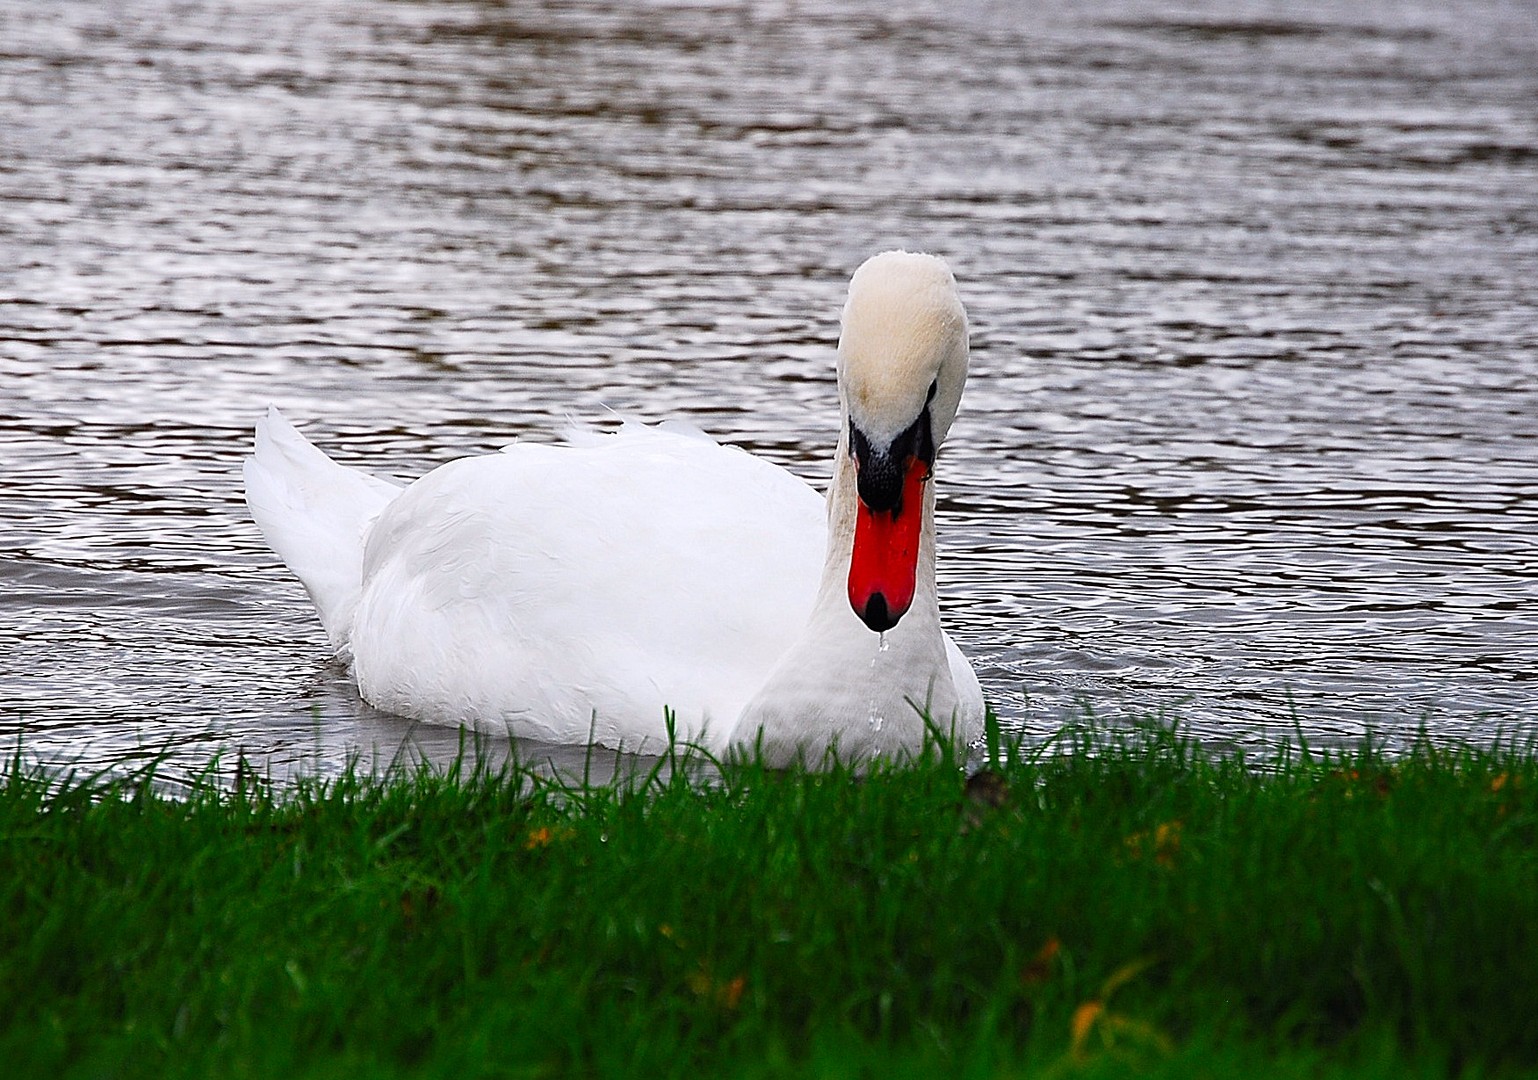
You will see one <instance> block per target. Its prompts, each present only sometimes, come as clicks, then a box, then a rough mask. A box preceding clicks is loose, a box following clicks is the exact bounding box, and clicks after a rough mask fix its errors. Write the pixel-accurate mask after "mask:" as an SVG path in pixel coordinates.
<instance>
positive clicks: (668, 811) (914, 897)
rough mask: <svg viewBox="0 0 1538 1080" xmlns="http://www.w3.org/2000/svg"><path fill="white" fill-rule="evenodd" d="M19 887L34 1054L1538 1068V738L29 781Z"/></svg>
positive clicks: (1351, 1070)
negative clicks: (1254, 757) (705, 776)
mask: <svg viewBox="0 0 1538 1080" xmlns="http://www.w3.org/2000/svg"><path fill="white" fill-rule="evenodd" d="M1076 741H1077V745H1074V743H1075V742H1076ZM0 904H3V907H0V910H3V912H4V918H3V919H0V1062H5V1063H6V1068H5V1075H7V1076H13V1077H23V1076H39V1077H42V1076H48V1077H53V1076H68V1075H72V1076H112V1075H125V1076H154V1077H167V1076H170V1077H175V1076H187V1077H192V1076H197V1077H205V1076H214V1075H220V1076H244V1075H251V1076H283V1077H300V1076H333V1075H335V1076H343V1075H345V1076H348V1077H367V1076H388V1075H407V1074H409V1075H423V1076H436V1075H442V1076H454V1077H476V1076H544V1075H614V1076H646V1077H660V1076H696V1075H734V1076H749V1077H752V1076H773V1075H785V1074H805V1075H817V1076H873V1077H892V1076H899V1077H900V1076H915V1077H919V1076H923V1077H932V1076H977V1077H983V1076H1012V1075H1030V1076H1035V1075H1043V1076H1059V1075H1061V1076H1076V1075H1087V1076H1096V1075H1104V1076H1112V1075H1118V1076H1119V1075H1127V1074H1128V1072H1129V1071H1134V1072H1136V1073H1137V1074H1140V1075H1149V1076H1171V1077H1175V1076H1180V1077H1187V1076H1198V1075H1208V1076H1231V1075H1234V1074H1236V1073H1238V1072H1240V1071H1241V1070H1243V1071H1245V1072H1248V1073H1251V1074H1254V1075H1256V1076H1305V1075H1306V1076H1334V1075H1341V1076H1346V1075H1352V1076H1382V1077H1403V1076H1427V1077H1430V1076H1443V1075H1458V1074H1460V1073H1462V1074H1468V1075H1473V1074H1480V1075H1484V1074H1492V1073H1493V1074H1501V1073H1507V1072H1511V1073H1516V1072H1519V1071H1522V1070H1525V1069H1538V1020H1535V1017H1538V757H1535V755H1534V754H1533V753H1532V752H1531V750H1510V751H1499V750H1498V751H1482V752H1474V751H1466V752H1445V751H1442V752H1439V751H1434V750H1432V749H1429V748H1426V749H1422V750H1420V751H1418V752H1416V753H1414V754H1412V755H1410V756H1408V757H1403V758H1398V759H1394V760H1386V759H1384V758H1381V757H1379V756H1378V755H1376V754H1374V753H1373V752H1371V751H1362V752H1360V753H1358V754H1355V755H1352V756H1350V757H1349V758H1337V759H1335V760H1327V761H1326V760H1320V759H1318V758H1309V757H1305V756H1303V755H1300V754H1294V755H1292V757H1290V758H1289V759H1287V760H1284V761H1282V762H1280V763H1279V764H1277V765H1276V766H1275V767H1274V768H1271V769H1269V770H1267V771H1258V770H1254V769H1251V768H1247V767H1246V766H1245V764H1244V763H1243V762H1240V761H1237V760H1234V759H1218V758H1213V757H1209V756H1207V755H1205V754H1203V753H1202V752H1200V751H1198V750H1197V749H1195V748H1193V747H1192V746H1191V745H1189V744H1187V743H1184V742H1183V741H1181V740H1180V739H1178V738H1176V737H1174V736H1172V735H1170V734H1169V733H1168V732H1161V731H1147V732H1143V733H1141V734H1134V735H1130V736H1120V737H1110V736H1103V735H1099V736H1097V735H1085V734H1080V735H1072V734H1068V735H1065V736H1064V739H1063V741H1061V742H1060V743H1059V744H1058V745H1056V746H1055V747H1053V748H1052V751H1051V752H1050V753H1038V754H1036V755H1034V756H1031V755H1019V756H1016V757H1015V758H1014V759H1013V760H1009V761H1001V762H996V763H995V764H994V765H993V766H992V767H991V768H990V769H989V770H988V771H986V772H984V773H983V774H981V775H980V776H975V777H973V779H972V780H971V781H970V782H968V781H967V779H966V777H965V776H964V775H963V774H962V772H961V771H960V770H958V769H957V768H956V767H955V764H954V763H953V762H948V761H945V760H941V759H938V758H937V759H936V760H934V761H931V762H930V763H928V764H924V765H919V766H914V767H908V768H901V769H892V770H889V771H883V772H879V773H877V774H876V775H873V776H870V777H867V778H864V779H854V778H851V777H850V776H848V775H846V774H841V773H839V772H837V771H835V772H833V773H831V774H826V775H807V774H800V773H790V774H784V775H777V774H772V773H766V772H764V771H763V770H760V769H756V768H753V767H738V768H730V769H728V770H726V771H725V773H724V775H723V776H722V777H721V778H720V779H719V781H718V782H716V783H713V784H708V785H702V784H697V783H695V784H691V783H689V782H688V781H687V780H685V779H683V778H682V776H681V775H679V774H675V776H674V778H672V779H654V780H652V781H650V782H647V781H646V780H644V778H643V779H635V780H632V781H630V782H625V783H616V784H612V785H609V786H605V787H599V788H593V789H586V788H582V787H581V786H580V785H574V784H572V785H562V784H558V783H553V782H550V781H548V780H541V779H538V778H537V777H534V776H533V775H531V774H528V773H524V772H521V771H517V770H512V771H507V772H504V773H502V774H499V775H488V774H486V773H475V772H474V771H466V772H465V773H464V774H461V775H454V776H448V777H435V776H432V775H428V774H426V773H422V774H416V775H412V776H408V777H402V778H397V779H395V780H391V781H388V782H372V781H366V780H362V779H358V778H344V779H342V780H339V781H334V782H331V783H328V784H324V785H321V784H316V785H310V786H303V787H300V788H298V789H297V790H293V791H289V792H286V793H280V794H272V793H270V792H268V791H267V790H266V789H265V788H263V787H261V786H255V787H252V786H247V787H245V788H244V789H243V790H239V791H236V792H235V793H233V794H232V793H229V792H225V793H223V794H220V793H217V792H214V791H208V792H204V793H200V794H195V795H194V796H192V797H190V798H186V799H181V800H172V799H168V798H165V797H164V796H161V795H157V794H155V793H154V789H153V787H151V786H149V785H146V784H142V783H139V784H135V783H121V782H120V783H117V784H115V785H107V784H96V783H79V782H76V783H70V784H66V785H63V786H60V785H59V784H58V783H57V782H54V783H52V784H50V783H45V782H44V781H42V780H40V779H39V778H37V777H36V776H32V775H28V774H27V773H26V772H25V770H20V769H18V768H16V767H15V766H14V765H13V767H12V768H11V769H10V771H9V775H8V776H6V777H5V778H4V780H3V786H0Z"/></svg>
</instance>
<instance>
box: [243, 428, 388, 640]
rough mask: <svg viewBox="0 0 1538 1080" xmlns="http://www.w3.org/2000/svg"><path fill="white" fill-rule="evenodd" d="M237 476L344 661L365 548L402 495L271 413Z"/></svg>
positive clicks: (271, 542) (268, 536)
mask: <svg viewBox="0 0 1538 1080" xmlns="http://www.w3.org/2000/svg"><path fill="white" fill-rule="evenodd" d="M242 471H243V474H244V477H245V483H246V505H247V506H248V507H250V509H251V516H252V518H254V519H255V521H256V524H257V527H258V528H259V529H261V531H262V536H263V537H264V538H265V539H266V540H267V543H268V545H269V546H270V547H271V548H272V549H273V551H275V552H277V553H278V556H279V558H281V559H282V560H283V562H284V563H285V564H286V565H287V566H288V568H289V569H290V570H292V571H293V572H294V574H295V575H296V576H297V577H298V578H299V580H300V581H301V582H302V583H303V584H304V588H305V591H306V592H307V593H309V594H310V599H311V601H312V602H313V603H314V604H315V610H316V611H317V612H319V614H320V621H321V625H322V626H324V627H325V629H326V635H327V637H329V638H330V639H331V644H332V647H333V648H335V649H336V650H337V653H338V655H340V656H342V657H343V658H344V659H347V658H348V657H349V653H350V649H349V648H348V644H349V640H350V638H351V635H352V619H353V613H354V611H355V610H356V608H357V605H358V598H359V595H360V594H361V592H362V589H363V550H364V545H365V544H366V543H367V541H368V534H369V530H370V529H371V528H372V527H373V524H374V520H375V519H376V518H377V517H378V516H379V513H380V511H381V510H383V509H384V508H385V507H386V506H388V505H389V504H390V502H391V501H392V500H393V499H394V498H395V497H396V496H397V495H399V494H400V492H401V490H402V489H401V488H400V487H399V486H398V485H396V484H393V483H390V482H389V481H387V480H382V479H380V478H379V477H377V476H372V475H370V474H369V473H366V472H362V471H360V470H358V469H349V468H347V467H346V466H343V465H338V464H337V463H336V462H334V461H332V460H331V459H330V458H329V457H327V456H326V455H325V454H324V453H323V452H322V451H321V450H319V449H318V448H317V447H316V446H315V445H314V444H312V443H311V442H310V441H309V440H308V439H306V438H305V437H304V436H303V435H301V434H300V433H299V431H298V430H297V429H296V428H295V427H294V426H293V425H292V424H290V423H289V422H288V421H287V420H286V419H284V417H283V414H282V413H280V412H278V410H277V409H275V408H269V409H268V410H267V415H266V416H265V417H263V418H262V419H261V420H260V421H258V422H257V425H256V453H255V455H254V456H252V457H249V458H247V459H246V461H245V466H244V468H243V470H242Z"/></svg>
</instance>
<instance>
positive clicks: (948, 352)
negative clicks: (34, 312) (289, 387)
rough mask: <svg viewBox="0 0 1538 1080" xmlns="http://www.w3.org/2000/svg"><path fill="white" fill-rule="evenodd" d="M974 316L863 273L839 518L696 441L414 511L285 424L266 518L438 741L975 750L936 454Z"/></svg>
mask: <svg viewBox="0 0 1538 1080" xmlns="http://www.w3.org/2000/svg"><path fill="white" fill-rule="evenodd" d="M965 372H966V317H965V313H964V311H963V310H962V308H961V304H960V301H959V299H958V298H957V297H956V293H955V284H954V281H953V280H952V278H951V275H950V272H949V270H948V269H947V268H946V267H945V265H944V263H943V262H941V261H940V260H938V259H935V258H933V257H931V256H923V255H911V254H907V253H901V252H889V253H886V254H884V255H878V256H876V257H874V258H872V259H871V260H868V261H867V262H866V264H865V265H864V266H862V267H861V268H860V270H859V271H857V272H856V274H855V276H854V279H853V281H852V282H851V287H850V299H849V302H848V304H847V305H846V308H845V312H844V333H843V336H842V338H841V340H840V348H839V376H840V379H839V384H840V401H841V406H842V410H843V418H844V424H843V428H842V434H841V437H840V441H839V448H838V453H837V456H836V458H835V462H834V475H833V482H832V485H831V487H830V490H829V493H828V495H827V497H826V499H825V498H824V497H823V496H821V495H819V494H818V493H817V492H816V491H815V490H814V489H813V488H811V487H810V486H809V485H808V484H806V483H805V482H804V481H802V480H800V479H799V478H797V477H795V476H794V475H792V474H791V473H789V472H787V471H785V470H784V469H781V468H779V467H778V466H776V465H773V464H771V463H769V462H766V461H764V460H762V459H759V458H755V457H753V456H752V455H751V454H748V453H746V452H744V451H742V450H739V449H735V448H731V447H723V446H720V445H718V444H717V443H716V442H714V441H713V440H711V439H710V438H709V437H708V436H706V435H704V434H703V433H700V432H698V431H695V430H693V429H688V428H684V427H681V426H673V425H662V426H660V427H649V426H646V425H641V424H634V423H626V424H625V425H624V426H623V427H622V428H621V429H620V430H619V431H617V432H614V433H611V434H595V433H578V434H574V435H573V436H571V438H570V440H569V442H568V444H567V445H559V446H552V445H541V444H528V443H520V444H515V445H513V446H510V447H508V448H506V449H505V450H504V451H502V452H501V453H498V454H491V455H486V456H481V457H472V458H464V459H460V460H458V461H453V462H450V463H448V464H446V465H443V466H441V467H439V468H437V469H435V470H433V471H432V472H430V473H428V474H427V475H426V476H424V477H422V478H421V479H419V480H417V481H416V482H414V483H412V484H410V485H408V486H405V487H401V486H398V485H396V484H394V483H392V482H390V481H386V480H383V479H380V478H377V477H374V476H371V475H369V474H367V473H364V472H361V471H359V470H354V469H348V468H345V467H343V466H341V465H337V464H336V463H334V462H332V461H331V460H330V459H329V458H328V457H326V455H325V454H324V453H322V452H321V451H320V450H318V449H317V448H315V447H314V446H312V445H311V444H310V443H309V442H308V441H306V440H305V439H304V437H303V436H302V435H300V434H299V432H298V431H296V430H295V429H294V428H293V427H292V426H291V425H290V424H289V423H288V422H287V421H286V420H285V419H284V418H283V417H282V416H281V415H280V414H279V413H278V412H277V410H275V409H274V410H269V412H268V414H267V416H266V418H265V419H264V420H263V421H262V422H261V423H259V424H258V426H257V443H256V454H255V456H254V457H253V458H251V459H249V460H248V461H247V462H246V466H245V480H246V497H247V502H248V504H249V505H250V507H251V511H252V515H253V517H254V518H255V520H256V522H257V524H258V526H259V527H260V528H261V530H262V532H263V534H264V536H265V537H266V538H267V540H268V542H269V544H270V545H271V546H272V547H273V549H274V550H275V551H276V552H277V553H278V554H279V556H280V557H281V558H282V559H283V560H284V562H285V563H286V564H287V565H288V566H289V568H290V569H292V570H293V571H294V573H295V574H296V575H297V576H298V577H299V579H300V580H301V581H302V582H303V583H304V585H305V588H306V590H307V591H308V592H309V594H310V597H311V599H312V601H313V602H314V604H315V606H316V609H317V611H318V613H319V615H320V618H321V622H322V624H323V626H324V627H325V629H326V632H327V635H328V637H329V638H330V641H331V644H332V646H333V648H334V649H335V650H336V652H337V654H338V655H339V656H340V657H341V658H343V659H344V660H346V661H348V662H349V663H350V664H351V667H352V670H353V673H354V676H355V677H356V679H357V682H358V687H359V691H360V693H361V694H362V696H363V697H364V698H365V699H366V700H368V701H369V702H371V703H372V704H374V705H376V706H378V707H379V708H382V709H385V710H387V711H390V712H394V713H398V714H401V715H404V716H408V717H414V718H417V719H421V720H426V721H431V722H435V723H451V724H461V725H465V726H468V727H474V728H477V729H482V730H489V731H495V732H499V733H507V734H510V735H515V736H525V737H532V738H538V739H542V740H546V741H551V742H561V743H581V742H587V741H594V742H597V743H599V744H601V745H605V746H615V747H623V748H626V749H629V750H637V751H642V750H647V749H651V750H659V749H661V748H662V747H663V746H664V745H665V744H666V740H667V730H668V723H669V717H671V718H672V722H673V723H674V724H675V732H676V734H677V735H678V737H680V738H682V739H687V740H689V741H692V742H695V743H697V744H700V745H703V746H705V747H706V748H708V749H710V750H712V751H715V752H724V751H729V750H733V749H743V750H754V751H756V752H759V753H761V754H762V755H763V757H764V759H765V760H766V761H768V762H769V763H771V764H788V763H791V762H793V761H796V760H798V759H799V760H804V761H807V762H809V763H811V764H816V763H817V761H818V760H820V759H821V757H822V755H823V754H824V753H825V752H826V751H827V750H828V749H829V748H836V750H837V752H838V753H839V755H840V756H841V757H842V758H843V759H844V760H846V761H847V760H863V759H868V758H871V757H877V756H884V757H891V756H900V755H901V754H904V753H907V752H911V751H913V750H915V749H917V748H918V747H919V746H920V745H922V742H923V739H924V714H927V716H928V717H930V718H931V721H932V722H933V723H934V724H935V725H936V726H938V727H939V728H940V730H942V731H948V732H949V733H950V734H951V735H952V736H953V737H955V738H957V739H959V740H969V739H972V738H974V737H976V735H977V734H978V733H979V732H980V731H981V725H982V719H983V700H982V692H981V689H980V688H979V685H978V682H977V677H976V675H975V674H974V672H973V670H972V668H971V665H970V664H969V663H968V662H967V661H966V659H965V658H964V657H963V656H962V654H961V652H960V650H958V649H957V648H956V646H955V644H954V643H953V642H952V641H951V640H950V638H949V637H948V636H947V635H946V634H945V633H944V632H943V630H942V629H941V627H940V617H939V607H938V600H937V597H936V593H935V577H934V561H935V548H934V528H933V521H934V490H933V485H932V484H931V483H929V482H928V479H929V469H930V468H931V467H932V464H933V457H934V452H935V450H936V449H937V448H938V446H939V444H940V443H941V442H942V441H943V439H944V434H945V430H946V429H948V428H949V425H950V422H951V418H952V417H954V415H955V411H956V406H957V404H958V402H959V400H960V395H961V386H962V383H963V382H964V381H965Z"/></svg>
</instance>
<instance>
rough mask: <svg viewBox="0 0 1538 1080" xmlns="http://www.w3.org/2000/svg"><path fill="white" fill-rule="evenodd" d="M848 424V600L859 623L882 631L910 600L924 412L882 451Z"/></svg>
mask: <svg viewBox="0 0 1538 1080" xmlns="http://www.w3.org/2000/svg"><path fill="white" fill-rule="evenodd" d="M850 428H851V436H852V437H851V439H850V452H851V454H852V455H853V457H854V459H855V468H856V470H857V472H858V477H859V484H858V487H859V497H858V500H857V505H856V511H855V524H854V550H853V552H852V554H851V557H850V560H849V604H850V606H851V607H852V608H854V613H855V614H856V615H858V616H859V617H860V621H861V622H863V623H864V624H865V625H866V626H868V627H870V628H871V629H872V630H874V631H876V632H877V633H885V632H886V631H888V630H890V629H892V627H894V626H896V625H897V622H898V620H899V619H901V618H902V617H903V616H904V615H905V614H907V611H908V608H909V606H910V605H911V604H912V603H913V590H914V579H915V577H916V575H917V572H918V560H919V539H920V537H921V535H922V533H923V527H924V484H925V482H926V481H928V479H929V474H930V468H931V462H932V461H933V459H934V450H933V448H932V443H931V442H930V440H929V438H928V435H929V411H928V410H927V409H926V410H925V411H924V415H923V416H921V417H920V418H919V421H918V422H916V423H915V424H914V426H913V427H912V428H910V429H909V430H908V431H907V432H904V433H903V435H902V436H899V437H898V439H897V440H895V441H894V443H893V445H892V447H891V449H889V450H887V451H885V452H881V451H875V450H873V449H872V447H871V445H870V443H869V442H868V440H866V439H865V438H864V437H863V435H862V434H861V432H860V430H859V429H858V428H856V427H854V426H853V425H852V424H851V425H850ZM910 433H911V435H910Z"/></svg>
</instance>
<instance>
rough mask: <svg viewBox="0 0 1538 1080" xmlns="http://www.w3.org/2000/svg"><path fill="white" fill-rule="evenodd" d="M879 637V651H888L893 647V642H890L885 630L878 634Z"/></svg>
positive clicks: (877, 646)
mask: <svg viewBox="0 0 1538 1080" xmlns="http://www.w3.org/2000/svg"><path fill="white" fill-rule="evenodd" d="M877 637H878V638H879V641H878V643H877V645H876V649H877V651H878V652H886V651H887V649H888V648H890V647H891V643H890V642H888V641H887V639H886V631H885V630H883V631H881V633H880V634H878V635H877Z"/></svg>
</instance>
